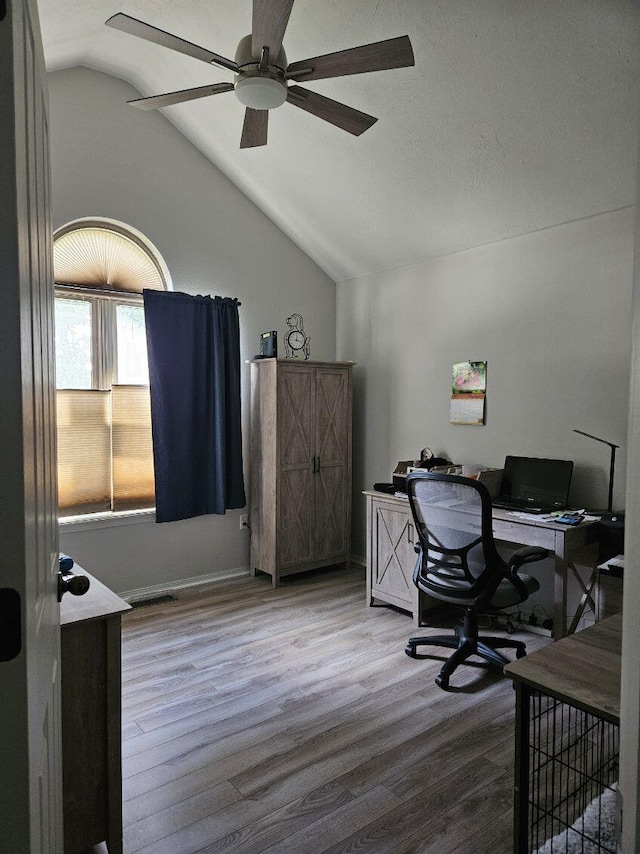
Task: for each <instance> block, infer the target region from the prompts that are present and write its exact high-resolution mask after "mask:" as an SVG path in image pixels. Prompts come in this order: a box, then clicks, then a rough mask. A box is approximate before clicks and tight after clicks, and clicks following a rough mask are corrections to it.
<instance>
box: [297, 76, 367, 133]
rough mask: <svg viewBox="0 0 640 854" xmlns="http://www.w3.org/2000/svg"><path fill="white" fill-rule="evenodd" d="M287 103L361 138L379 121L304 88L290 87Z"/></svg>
mask: <svg viewBox="0 0 640 854" xmlns="http://www.w3.org/2000/svg"><path fill="white" fill-rule="evenodd" d="M287 101H288V102H289V103H290V104H293V106H294V107H300V109H301V110H306V111H307V112H308V113H313V115H314V116H317V117H318V118H319V119H324V120H325V122H331V124H332V125H335V126H336V127H339V128H342V130H346V131H348V132H349V133H352V134H353V135H354V136H360V134H361V133H364V132H365V131H366V130H368V129H369V128H370V127H371V125H373V124H375V123H376V122H377V121H378V119H377V118H376V117H375V116H370V115H368V114H367V113H361V112H360V110H355V109H354V108H353V107H347V105H346V104H341V103H340V101H332V100H331V98H325V96H324V95H318V93H317V92H311V91H310V90H309V89H303V88H302V86H290V87H289V91H288V93H287Z"/></svg>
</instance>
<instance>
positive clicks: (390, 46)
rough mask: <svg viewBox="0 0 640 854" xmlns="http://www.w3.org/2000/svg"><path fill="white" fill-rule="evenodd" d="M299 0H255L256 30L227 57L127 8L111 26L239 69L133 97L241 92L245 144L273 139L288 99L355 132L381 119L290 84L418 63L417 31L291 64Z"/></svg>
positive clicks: (156, 99) (152, 101) (164, 100)
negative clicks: (288, 33) (287, 43)
mask: <svg viewBox="0 0 640 854" xmlns="http://www.w3.org/2000/svg"><path fill="white" fill-rule="evenodd" d="M293 2H294V0H253V22H252V33H251V34H250V35H248V36H245V37H244V38H243V39H241V40H240V43H239V44H238V48H237V50H236V54H235V60H232V59H227V58H226V57H224V56H220V54H217V53H213V52H212V51H210V50H206V49H205V48H203V47H199V46H198V45H196V44H192V43H191V42H188V41H185V40H184V39H181V38H179V37H178V36H174V35H172V34H171V33H167V32H165V31H164V30H159V29H158V28H157V27H152V26H151V25H150V24H145V23H144V21H139V20H138V19H137V18H132V17H131V16H130V15H125V14H124V13H122V12H119V13H118V14H117V15H114V16H113V17H111V18H109V20H108V21H107V22H106V23H107V26H109V27H114V28H115V29H116V30H122V32H125V33H129V34H130V35H132V36H138V37H139V38H142V39H146V40H147V41H150V42H154V43H155V44H159V45H162V46H163V47H168V48H171V49H172V50H176V51H178V52H179V53H183V54H186V55H187V56H193V57H194V58H195V59H201V60H202V61H203V62H207V63H209V64H210V65H217V66H220V67H222V68H226V69H228V70H229V71H233V72H234V73H235V75H236V76H235V81H234V82H233V83H214V84H212V85H210V86H198V87H196V88H195V89H182V90H180V91H179V92H167V93H166V94H164V95H154V96H152V97H150V98H137V99H135V100H133V101H129V102H128V103H129V104H131V105H132V106H134V107H139V108H140V109H142V110H152V109H156V108H158V107H169V106H171V105H172V104H180V103H183V102H184V101H191V100H194V99H195V98H205V97H207V96H208V95H219V94H221V93H222V92H235V94H236V98H237V99H238V100H239V101H240V103H241V104H243V105H244V106H245V107H246V111H245V117H244V125H243V128H242V139H241V141H240V148H253V147H256V146H260V145H266V144H267V129H268V124H269V110H273V109H274V108H275V107H279V106H280V105H281V104H284V102H285V101H287V102H288V103H289V104H293V106H294V107H300V109H302V110H306V111H307V112H308V113H312V114H313V115H314V116H317V117H318V118H320V119H324V121H327V122H331V124H333V125H336V126H337V127H339V128H342V129H343V130H346V131H348V132H349V133H352V134H354V135H355V136H360V134H361V133H364V131H366V130H368V128H370V127H371V125H373V124H374V123H375V122H376V121H377V118H375V116H370V115H368V114H367V113H361V112H360V111H359V110H356V109H354V108H353V107H348V106H347V105H346V104H342V103H340V101H333V100H332V99H331V98H325V97H324V96H323V95H319V94H318V93H317V92H312V91H311V90H309V89H305V88H303V87H302V86H295V85H294V86H292V85H289V81H293V82H294V83H297V82H298V81H303V82H306V81H308V80H319V79H321V78H326V77H342V76H345V75H347V74H363V73H364V72H367V71H382V70H384V69H389V68H404V67H406V66H409V65H414V58H413V49H412V47H411V42H410V41H409V36H399V37H398V38H393V39H386V40H385V41H381V42H375V43H373V44H365V45H361V46H359V47H352V48H349V49H348V50H340V51H337V52H336V53H327V54H324V55H323V56H314V57H312V58H310V59H304V60H302V61H299V62H292V63H291V64H288V62H287V56H286V54H285V51H284V48H283V46H282V39H283V37H284V32H285V29H286V27H287V23H288V21H289V16H290V14H291V8H292V6H293Z"/></svg>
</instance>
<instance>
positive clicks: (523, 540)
mask: <svg viewBox="0 0 640 854" xmlns="http://www.w3.org/2000/svg"><path fill="white" fill-rule="evenodd" d="M493 536H494V537H495V538H496V540H506V542H508V543H519V544H521V545H524V546H540V547H541V548H543V549H549V550H550V551H555V546H556V532H555V531H554V529H553V528H542V527H538V526H536V525H524V524H523V523H522V522H507V521H506V520H505V519H494V520H493Z"/></svg>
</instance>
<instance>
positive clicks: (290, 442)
mask: <svg viewBox="0 0 640 854" xmlns="http://www.w3.org/2000/svg"><path fill="white" fill-rule="evenodd" d="M353 364H354V363H353V362H316V361H313V362H312V361H306V362H296V361H295V360H293V359H259V360H256V361H254V362H252V363H251V500H250V520H249V524H250V526H251V574H252V575H255V574H256V572H266V573H268V574H269V575H270V576H271V578H272V582H273V586H274V587H277V586H278V583H279V580H280V578H282V577H283V576H285V575H291V574H293V573H296V572H303V571H305V570H309V569H316V568H317V567H321V566H329V565H331V564H339V563H346V564H348V563H349V561H350V559H351V408H352V403H351V401H352V389H351V383H352V380H351V371H352V367H353Z"/></svg>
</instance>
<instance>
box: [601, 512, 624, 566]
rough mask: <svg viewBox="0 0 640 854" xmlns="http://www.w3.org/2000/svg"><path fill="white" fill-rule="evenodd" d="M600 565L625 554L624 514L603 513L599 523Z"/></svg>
mask: <svg viewBox="0 0 640 854" xmlns="http://www.w3.org/2000/svg"><path fill="white" fill-rule="evenodd" d="M598 544H599V547H600V548H599V554H598V559H599V561H600V563H604V562H605V561H607V560H610V559H611V558H612V557H616V556H617V555H621V554H624V513H611V512H609V513H603V514H602V516H601V518H600V522H599V523H598Z"/></svg>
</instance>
